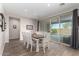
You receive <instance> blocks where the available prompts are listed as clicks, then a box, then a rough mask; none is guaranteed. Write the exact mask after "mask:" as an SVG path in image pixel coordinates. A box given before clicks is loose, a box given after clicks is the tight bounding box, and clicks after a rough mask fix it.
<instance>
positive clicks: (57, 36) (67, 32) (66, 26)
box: [50, 12, 72, 44]
mask: <svg viewBox="0 0 79 59" xmlns="http://www.w3.org/2000/svg"><path fill="white" fill-rule="evenodd" d="M50 30H51V39H52V40H54V41H57V42H63V43H66V44H70V43H71V35H72V12H69V13H65V14H62V15H59V16H56V17H52V19H51V24H50Z"/></svg>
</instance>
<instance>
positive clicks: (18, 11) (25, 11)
mask: <svg viewBox="0 0 79 59" xmlns="http://www.w3.org/2000/svg"><path fill="white" fill-rule="evenodd" d="M3 6H4V8H5V11H6V13H7V14H13V15H18V16H21V17H27V18H33V19H43V18H47V17H50V16H54V15H56V14H59V13H62V12H65V11H69V10H73V9H75V8H77V7H79V4H78V3H65V4H64V5H60V3H50V4H48V3H3Z"/></svg>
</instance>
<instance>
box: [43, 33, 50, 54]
mask: <svg viewBox="0 0 79 59" xmlns="http://www.w3.org/2000/svg"><path fill="white" fill-rule="evenodd" d="M49 43H50V33H47V32H44V38H43V42H42V46H43V52H44V53H45V49H46V47H48V49H49Z"/></svg>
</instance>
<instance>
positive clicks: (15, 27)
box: [9, 18, 20, 39]
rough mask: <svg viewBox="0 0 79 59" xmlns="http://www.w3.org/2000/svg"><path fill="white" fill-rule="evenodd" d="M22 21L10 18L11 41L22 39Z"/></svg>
mask: <svg viewBox="0 0 79 59" xmlns="http://www.w3.org/2000/svg"><path fill="white" fill-rule="evenodd" d="M19 23H20V20H18V19H15V18H10V23H9V39H19V38H20V26H19V25H20V24H19Z"/></svg>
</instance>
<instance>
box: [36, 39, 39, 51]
mask: <svg viewBox="0 0 79 59" xmlns="http://www.w3.org/2000/svg"><path fill="white" fill-rule="evenodd" d="M36 52H39V41H38V40H37V42H36Z"/></svg>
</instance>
